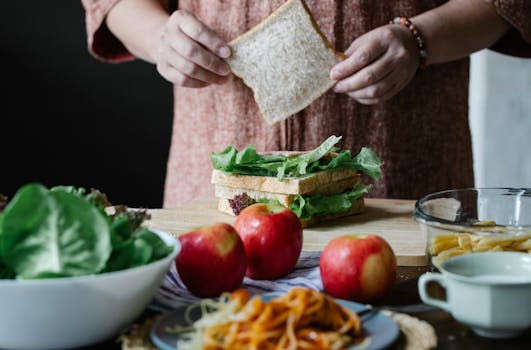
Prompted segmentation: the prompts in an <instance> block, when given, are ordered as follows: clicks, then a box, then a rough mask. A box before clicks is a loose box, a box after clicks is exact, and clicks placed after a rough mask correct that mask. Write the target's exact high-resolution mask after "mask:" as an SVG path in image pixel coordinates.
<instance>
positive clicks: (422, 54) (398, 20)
mask: <svg viewBox="0 0 531 350" xmlns="http://www.w3.org/2000/svg"><path fill="white" fill-rule="evenodd" d="M389 24H401V25H403V26H405V27H406V28H407V29H409V31H410V32H411V34H413V37H414V38H415V42H416V44H417V48H418V49H419V68H420V69H425V68H426V59H427V57H428V53H427V52H426V49H425V48H424V41H423V40H422V37H421V35H420V32H419V30H418V29H417V27H415V25H414V24H413V23H412V22H411V21H410V20H409V18H407V17H395V18H394V19H393V20H392V21H389Z"/></svg>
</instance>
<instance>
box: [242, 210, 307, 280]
mask: <svg viewBox="0 0 531 350" xmlns="http://www.w3.org/2000/svg"><path fill="white" fill-rule="evenodd" d="M234 228H236V231H238V234H239V235H240V237H241V239H242V241H243V245H244V247H245V254H246V256H247V273H246V275H247V276H249V277H251V278H254V279H276V278H279V277H282V276H285V275H286V274H288V273H289V272H291V271H292V270H293V267H295V264H296V263H297V261H298V260H299V256H300V254H301V250H302V226H301V222H300V220H299V218H298V217H297V215H295V213H294V212H293V211H291V210H290V209H288V208H286V207H283V206H281V205H274V204H265V203H256V204H253V205H250V206H248V207H246V208H245V209H243V210H242V211H241V213H240V215H238V217H237V218H236V221H235V222H234Z"/></svg>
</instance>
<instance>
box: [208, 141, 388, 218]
mask: <svg viewBox="0 0 531 350" xmlns="http://www.w3.org/2000/svg"><path fill="white" fill-rule="evenodd" d="M340 139H341V138H340V137H336V136H331V137H330V138H328V139H327V140H326V141H324V142H323V143H322V144H321V145H320V146H319V147H317V148H316V149H314V150H312V151H309V152H303V153H301V152H282V153H274V154H258V153H256V150H255V149H254V147H252V146H247V147H246V148H245V149H244V150H242V151H238V150H236V149H235V148H234V147H232V146H229V147H228V148H227V149H225V150H224V151H223V152H220V153H213V154H212V165H213V167H214V169H213V171H212V178H211V182H212V184H214V187H215V195H216V197H217V198H218V209H219V210H220V211H222V212H225V213H227V214H231V215H238V214H239V213H240V212H241V210H243V209H244V208H245V207H246V206H248V205H251V204H253V203H256V202H264V203H275V204H280V205H283V206H285V207H287V208H290V209H291V210H293V211H294V212H295V214H297V216H298V217H299V218H300V219H301V222H302V224H303V226H306V227H307V226H311V225H314V224H316V223H318V222H321V221H326V220H332V219H335V218H338V217H342V216H346V215H353V214H357V213H360V212H362V211H363V208H364V205H363V195H364V194H365V193H368V191H369V190H370V188H371V187H372V186H371V185H364V184H362V183H361V176H360V174H361V173H366V174H368V175H369V176H370V177H371V178H373V179H375V180H377V179H378V178H379V177H380V176H381V170H380V167H381V165H382V163H381V161H380V159H379V158H378V156H377V155H376V154H375V153H374V152H373V151H372V150H370V149H369V148H363V149H362V150H361V151H360V153H359V154H358V155H356V156H355V157H352V156H351V154H350V151H346V150H343V151H341V152H336V148H335V145H336V144H337V143H338V142H339V140H340Z"/></svg>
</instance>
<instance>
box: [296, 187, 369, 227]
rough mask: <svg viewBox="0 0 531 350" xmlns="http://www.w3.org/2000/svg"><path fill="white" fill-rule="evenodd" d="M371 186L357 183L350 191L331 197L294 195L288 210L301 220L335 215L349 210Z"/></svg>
mask: <svg viewBox="0 0 531 350" xmlns="http://www.w3.org/2000/svg"><path fill="white" fill-rule="evenodd" d="M371 187H372V186H371V185H362V184H360V183H358V184H357V185H355V186H354V187H353V188H352V189H350V190H348V191H346V192H343V193H340V194H335V195H331V196H325V195H322V194H316V195H312V196H302V195H296V196H295V198H294V199H293V201H292V202H291V203H290V206H289V208H290V209H291V210H293V211H294V212H295V214H297V216H298V217H299V218H300V219H301V220H309V219H311V217H312V216H314V215H335V214H340V213H343V212H345V211H347V210H350V208H352V206H353V205H355V203H356V200H357V199H358V198H360V197H361V196H363V195H364V194H365V193H367V192H368V191H369V190H370V189H371Z"/></svg>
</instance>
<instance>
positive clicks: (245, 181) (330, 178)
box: [211, 169, 360, 194]
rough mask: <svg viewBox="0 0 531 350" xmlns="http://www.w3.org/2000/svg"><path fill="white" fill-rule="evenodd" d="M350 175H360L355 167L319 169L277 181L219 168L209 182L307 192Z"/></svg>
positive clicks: (267, 189) (231, 185) (247, 187)
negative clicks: (315, 171)
mask: <svg viewBox="0 0 531 350" xmlns="http://www.w3.org/2000/svg"><path fill="white" fill-rule="evenodd" d="M350 177H357V178H358V180H359V178H360V175H359V173H358V171H357V170H356V169H339V170H330V171H320V172H317V173H312V174H308V175H306V176H303V177H297V178H286V179H285V180H283V181H279V180H278V179H277V178H276V177H270V176H253V175H240V174H225V173H224V172H222V171H220V170H216V169H214V170H213V171H212V177H211V183H212V184H214V185H223V186H228V187H233V188H243V189H250V190H255V191H262V192H274V193H281V194H309V193H312V192H313V191H315V190H316V189H318V188H319V187H321V186H323V185H327V184H329V183H331V182H335V181H338V180H342V179H345V178H350Z"/></svg>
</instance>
